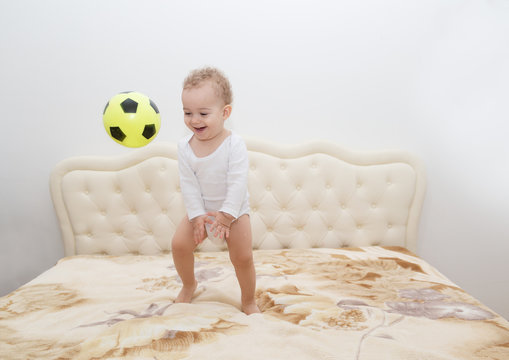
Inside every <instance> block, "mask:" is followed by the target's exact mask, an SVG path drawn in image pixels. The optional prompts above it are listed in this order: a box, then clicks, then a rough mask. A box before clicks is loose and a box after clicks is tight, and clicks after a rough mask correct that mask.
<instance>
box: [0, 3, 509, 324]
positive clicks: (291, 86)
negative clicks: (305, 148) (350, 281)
mask: <svg viewBox="0 0 509 360" xmlns="http://www.w3.org/2000/svg"><path fill="white" fill-rule="evenodd" d="M508 64H509V2H507V1H506V0H485V1H481V0H479V1H459V0H450V1H441V0H428V1H412V0H386V1H374V0H364V1H354V0H350V1H344V0H340V1H339V0H311V1H298V0H294V1H281V0H279V1H278V0H257V1H249V2H247V1H236V0H222V1H194V0H188V1H164V0H157V1H155V0H147V1H133V0H122V1H120V0H109V1H99V0H87V1H68V0H61V1H56V0H47V1H39V0H16V1H14V0H11V1H6V0H1V2H0V105H1V112H0V115H1V117H0V119H1V131H0V171H1V186H0V241H1V244H0V249H1V250H0V295H5V294H7V293H8V292H10V291H12V290H14V289H16V288H17V287H19V286H21V285H22V284H24V283H25V282H27V281H29V280H30V279H32V278H33V277H35V276H37V275H38V274H40V273H41V272H42V271H44V270H46V269H48V268H49V267H51V266H52V265H54V264H55V263H56V261H57V260H58V259H59V258H60V257H62V256H63V247H62V244H61V240H60V233H59V229H58V224H57V221H56V217H55V215H54V213H53V207H52V203H51V199H50V195H49V186H48V179H49V174H50V171H51V169H52V168H53V166H54V165H55V164H56V163H57V162H58V161H60V160H62V159H64V158H66V157H69V156H75V155H117V154H123V153H126V152H128V151H132V150H130V149H127V148H124V147H122V146H120V145H118V144H116V143H114V142H113V140H111V139H110V138H109V137H108V136H107V135H106V132H105V131H104V129H103V127H102V119H101V115H102V110H103V108H104V105H105V104H106V102H107V100H108V99H109V98H110V97H111V96H112V95H114V94H116V93H117V92H120V91H125V90H137V91H140V92H143V93H145V94H147V95H149V96H150V97H151V98H152V99H153V100H154V101H155V102H156V103H157V105H158V107H159V109H160V111H161V115H162V121H163V123H162V127H161V131H160V133H159V135H158V137H157V139H156V140H154V141H176V140H178V139H179V138H181V137H182V136H184V135H185V134H187V131H186V129H185V127H184V125H183V118H182V110H181V103H180V91H181V83H182V80H183V78H184V77H185V76H186V75H187V73H188V71H189V70H191V69H193V68H196V67H200V66H203V65H214V66H217V67H219V68H221V69H222V70H224V71H225V72H226V73H227V75H228V76H229V77H230V80H231V82H232V84H233V88H234V96H235V100H234V112H233V115H232V118H231V120H229V121H228V122H229V126H230V127H231V128H233V129H234V130H235V131H237V132H238V133H239V134H241V135H244V136H250V137H263V138H265V139H267V140H272V141H278V142H283V143H292V144H293V143H299V142H303V141H307V140H311V139H326V140H332V141H335V142H338V143H340V144H342V145H343V146H345V147H348V148H351V149H353V150H380V149H406V150H409V151H411V152H413V153H415V154H417V155H418V156H419V157H421V158H422V159H423V161H424V163H425V165H426V168H427V177H428V191H427V195H426V200H425V205H424V209H423V216H422V222H421V227H420V242H419V251H418V253H419V255H420V256H421V257H423V258H424V259H425V260H427V261H428V262H430V263H431V264H432V265H434V266H436V267H437V268H438V269H440V271H441V272H443V273H444V274H445V275H446V276H448V277H449V278H450V279H451V280H453V281H454V282H456V283H457V284H459V285H460V286H461V287H463V288H464V289H465V290H467V291H468V292H469V293H471V294H472V295H474V296H475V297H477V298H478V299H479V300H481V301H482V302H484V303H485V304H486V305H488V306H490V307H491V308H492V309H493V310H495V311H496V312H498V313H500V314H501V315H503V316H505V317H506V318H509V279H508V275H507V274H508V273H509V265H508V263H509V228H508V217H509V185H508V184H509V167H508V157H509V145H508V143H509V139H508V137H509V136H508V135H509V125H508V120H509V110H508V109H509V106H508V104H509V102H508V99H509V67H508Z"/></svg>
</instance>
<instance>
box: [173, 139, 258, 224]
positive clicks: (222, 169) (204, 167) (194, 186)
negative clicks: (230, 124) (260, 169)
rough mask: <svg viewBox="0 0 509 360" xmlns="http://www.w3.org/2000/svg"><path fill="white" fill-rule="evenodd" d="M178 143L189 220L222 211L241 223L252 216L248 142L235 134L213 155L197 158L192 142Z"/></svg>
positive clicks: (182, 183)
mask: <svg viewBox="0 0 509 360" xmlns="http://www.w3.org/2000/svg"><path fill="white" fill-rule="evenodd" d="M191 137H192V134H191V135H189V136H187V137H185V138H184V139H182V140H181V141H179V143H178V164H179V174H180V188H181V189H182V195H183V197H184V204H185V206H186V210H187V215H188V217H189V220H192V219H194V218H195V217H197V216H200V215H204V214H206V213H207V212H208V211H222V212H225V213H228V214H230V215H232V216H233V217H234V218H235V219H238V218H239V217H240V216H241V215H244V214H247V213H249V194H248V190H247V178H248V171H249V159H248V153H247V148H246V145H245V143H244V140H243V139H242V138H241V137H240V136H238V135H236V134H235V133H231V134H230V136H228V137H227V138H226V139H225V140H224V141H223V143H222V144H221V145H220V146H219V147H218V148H217V149H216V150H215V151H214V152H213V153H212V154H210V155H208V156H205V157H201V158H199V157H197V156H196V155H195V154H194V152H193V150H192V149H191V146H190V145H189V140H190V139H191Z"/></svg>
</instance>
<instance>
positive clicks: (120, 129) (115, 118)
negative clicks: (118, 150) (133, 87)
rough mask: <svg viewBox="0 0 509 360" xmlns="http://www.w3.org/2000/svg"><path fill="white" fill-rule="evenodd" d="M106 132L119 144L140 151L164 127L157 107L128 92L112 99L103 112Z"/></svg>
mask: <svg viewBox="0 0 509 360" xmlns="http://www.w3.org/2000/svg"><path fill="white" fill-rule="evenodd" d="M103 123H104V129H105V130H106V132H107V133H108V135H109V136H110V137H111V138H112V139H113V140H115V141H116V142H117V143H119V144H121V145H124V146H127V147H141V146H145V145H147V144H148V143H149V142H151V141H152V140H154V138H155V137H156V135H157V133H158V132H159V128H160V127H161V116H160V115H159V110H158V109H157V106H156V104H155V103H154V102H153V101H152V100H150V98H149V97H148V96H145V95H143V94H140V93H139V92H134V91H128V92H123V93H120V94H117V95H115V96H113V97H112V98H111V99H110V101H108V103H107V104H106V107H105V108H104V111H103Z"/></svg>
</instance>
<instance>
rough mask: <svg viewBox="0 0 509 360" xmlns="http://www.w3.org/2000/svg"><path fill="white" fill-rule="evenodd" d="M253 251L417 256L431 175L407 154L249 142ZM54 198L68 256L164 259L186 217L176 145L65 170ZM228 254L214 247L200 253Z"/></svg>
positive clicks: (57, 174)
mask: <svg viewBox="0 0 509 360" xmlns="http://www.w3.org/2000/svg"><path fill="white" fill-rule="evenodd" d="M246 143H247V146H248V149H249V156H250V170H249V192H250V205H251V222H252V229H253V248H255V249H281V248H289V247H291V248H316V247H343V246H367V245H378V244H380V245H400V246H406V247H407V248H409V249H410V250H413V251H415V250H416V240H417V225H418V220H419V214H420V208H421V205H422V201H423V195H424V187H425V185H424V172H423V168H422V165H421V164H420V162H419V161H418V160H416V159H415V158H414V157H412V156H411V155H409V154H407V153H405V152H379V153H369V154H363V153H361V154H357V153H351V152H348V151H346V150H344V149H341V148H340V147H338V146H337V145H335V144H332V143H328V142H314V143H308V144H303V145H299V146H280V145H276V144H269V143H265V142H259V141H256V140H249V139H248V140H247V141H246ZM51 190H52V197H53V201H54V204H55V209H56V211H57V216H58V219H59V222H60V226H61V230H62V235H63V239H64V244H65V252H66V254H67V255H72V254H93V253H106V254H126V253H131V254H158V253H167V252H169V251H170V249H171V238H172V235H173V233H174V231H175V229H176V226H177V225H178V223H179V222H180V220H181V218H182V217H183V216H184V214H185V210H184V204H183V201H182V196H181V193H180V187H179V180H178V166H177V161H176V146H175V144H151V145H149V146H147V147H145V148H143V149H138V150H135V151H133V152H131V153H129V154H128V155H125V156H122V157H114V158H107V157H80V158H71V159H67V160H64V161H62V162H61V163H60V164H58V165H57V166H56V167H55V169H54V171H53V173H52V177H51ZM221 249H225V246H223V247H218V246H217V245H214V244H212V243H211V242H208V241H206V242H204V243H203V244H202V245H201V246H200V247H199V249H198V250H199V251H212V250H221Z"/></svg>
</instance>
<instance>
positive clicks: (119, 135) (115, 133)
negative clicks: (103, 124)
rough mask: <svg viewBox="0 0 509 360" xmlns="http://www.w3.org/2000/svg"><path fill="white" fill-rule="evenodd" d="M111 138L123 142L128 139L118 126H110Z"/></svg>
mask: <svg viewBox="0 0 509 360" xmlns="http://www.w3.org/2000/svg"><path fill="white" fill-rule="evenodd" d="M110 134H111V137H112V138H114V139H117V140H118V141H120V142H122V141H124V139H125V138H126V135H125V134H124V132H123V131H122V130H121V129H120V128H119V127H118V126H110Z"/></svg>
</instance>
